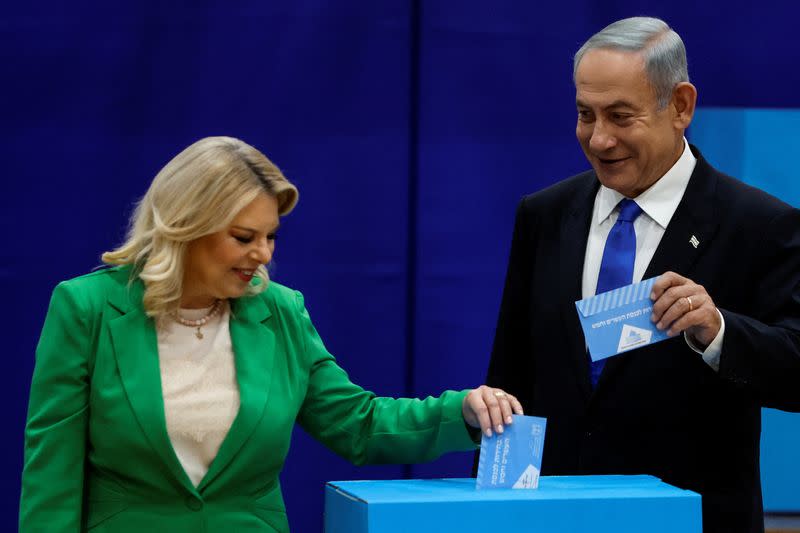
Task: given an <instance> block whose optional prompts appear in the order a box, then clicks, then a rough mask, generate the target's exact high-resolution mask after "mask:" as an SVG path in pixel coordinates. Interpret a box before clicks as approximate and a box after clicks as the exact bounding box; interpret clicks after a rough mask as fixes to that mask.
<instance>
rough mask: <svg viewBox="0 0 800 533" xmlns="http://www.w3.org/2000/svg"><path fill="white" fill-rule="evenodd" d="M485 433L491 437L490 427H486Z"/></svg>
mask: <svg viewBox="0 0 800 533" xmlns="http://www.w3.org/2000/svg"><path fill="white" fill-rule="evenodd" d="M485 433H486V436H487V437H491V436H492V428H486V431H485Z"/></svg>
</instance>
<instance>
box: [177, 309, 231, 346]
mask: <svg viewBox="0 0 800 533" xmlns="http://www.w3.org/2000/svg"><path fill="white" fill-rule="evenodd" d="M220 309H222V300H216V301H215V302H214V305H212V306H211V309H209V311H208V313H206V316H204V317H200V318H198V319H197V320H189V319H187V318H183V317H182V316H181V315H180V313H179V312H177V311H175V314H174V315H173V318H174V319H175V322H177V323H178V324H180V325H182V326H186V327H189V328H197V331H196V332H195V334H194V336H195V337H197V338H198V339H202V338H203V332H202V331H200V328H202V327H203V326H205V325H206V324H208V321H209V320H211V319H212V318H214V316H215V315H216V314H217V313H219V311H220Z"/></svg>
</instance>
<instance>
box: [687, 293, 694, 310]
mask: <svg viewBox="0 0 800 533" xmlns="http://www.w3.org/2000/svg"><path fill="white" fill-rule="evenodd" d="M686 301H687V302H689V312H690V313H691V312H692V311H693V310H694V306H693V305H692V299H691V298H690V297H689V296H686Z"/></svg>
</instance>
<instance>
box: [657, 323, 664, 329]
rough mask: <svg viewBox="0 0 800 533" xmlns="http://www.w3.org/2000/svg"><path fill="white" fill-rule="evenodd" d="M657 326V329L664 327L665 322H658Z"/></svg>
mask: <svg viewBox="0 0 800 533" xmlns="http://www.w3.org/2000/svg"><path fill="white" fill-rule="evenodd" d="M656 328H657V329H664V324H662V323H661V322H659V323H658V324H656Z"/></svg>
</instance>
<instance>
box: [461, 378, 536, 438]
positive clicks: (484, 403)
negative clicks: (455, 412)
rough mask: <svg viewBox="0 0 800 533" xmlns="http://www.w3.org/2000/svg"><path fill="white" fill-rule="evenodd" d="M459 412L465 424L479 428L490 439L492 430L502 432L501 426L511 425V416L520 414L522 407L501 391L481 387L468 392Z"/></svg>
mask: <svg viewBox="0 0 800 533" xmlns="http://www.w3.org/2000/svg"><path fill="white" fill-rule="evenodd" d="M461 412H462V414H463V415H464V420H465V421H466V422H467V424H469V425H470V426H472V427H474V428H477V427H480V428H481V431H482V432H483V433H484V435H486V436H487V437H491V436H492V429H494V430H495V431H497V432H498V433H502V432H503V426H504V425H507V424H510V423H511V415H512V414H518V415H521V414H522V405H521V404H520V403H519V401H518V400H517V399H516V398H515V397H514V396H512V395H510V394H508V393H507V392H505V391H503V390H501V389H493V388H492V387H487V386H486V385H481V386H480V387H478V388H477V389H472V390H471V391H469V394H467V397H466V398H464V403H463V404H461Z"/></svg>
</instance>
